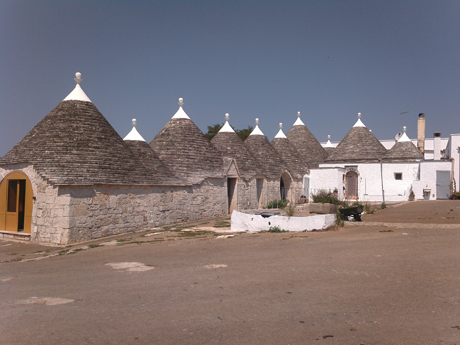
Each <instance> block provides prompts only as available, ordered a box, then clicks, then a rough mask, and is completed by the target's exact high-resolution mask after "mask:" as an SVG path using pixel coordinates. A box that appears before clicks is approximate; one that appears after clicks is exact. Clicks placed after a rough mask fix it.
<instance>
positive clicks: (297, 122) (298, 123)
mask: <svg viewBox="0 0 460 345" xmlns="http://www.w3.org/2000/svg"><path fill="white" fill-rule="evenodd" d="M293 126H305V123H303V122H302V120H301V119H300V111H298V112H297V120H296V121H295V122H294V124H293Z"/></svg>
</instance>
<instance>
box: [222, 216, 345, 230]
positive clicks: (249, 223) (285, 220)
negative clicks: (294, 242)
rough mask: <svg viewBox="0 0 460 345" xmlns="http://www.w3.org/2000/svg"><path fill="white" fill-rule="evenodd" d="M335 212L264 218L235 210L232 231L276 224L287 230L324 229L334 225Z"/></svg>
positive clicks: (265, 228) (255, 228)
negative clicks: (306, 215)
mask: <svg viewBox="0 0 460 345" xmlns="http://www.w3.org/2000/svg"><path fill="white" fill-rule="evenodd" d="M335 221H336V216H335V214H324V215H317V216H309V217H286V216H272V217H268V218H264V217H262V216H260V215H255V214H246V213H241V212H237V211H233V213H232V225H231V229H232V231H268V230H269V229H270V227H273V226H278V227H279V228H280V229H281V230H287V231H312V230H324V229H327V228H329V227H330V226H332V225H334V224H335Z"/></svg>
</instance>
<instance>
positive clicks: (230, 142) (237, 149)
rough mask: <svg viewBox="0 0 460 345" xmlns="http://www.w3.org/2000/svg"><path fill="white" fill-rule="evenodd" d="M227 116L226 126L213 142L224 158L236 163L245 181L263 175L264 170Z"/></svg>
mask: <svg viewBox="0 0 460 345" xmlns="http://www.w3.org/2000/svg"><path fill="white" fill-rule="evenodd" d="M227 115H228V114H226V116H225V118H226V122H225V124H224V126H223V127H222V128H221V130H220V131H219V132H218V133H217V134H216V135H215V136H214V138H212V140H211V142H212V143H213V144H214V146H215V147H216V148H217V149H218V150H219V151H220V152H221V153H222V155H223V156H224V157H230V158H233V159H234V160H235V161H236V164H237V166H238V171H239V173H240V175H241V177H242V178H244V179H245V180H249V179H251V178H252V177H254V176H255V175H263V173H262V168H261V167H260V166H259V164H258V163H257V161H256V159H255V158H254V157H253V156H252V154H251V153H250V152H249V150H248V148H247V147H246V145H244V143H243V141H242V140H241V139H240V137H239V136H238V134H236V132H235V131H234V130H233V128H232V127H231V126H230V124H229V123H228V116H227Z"/></svg>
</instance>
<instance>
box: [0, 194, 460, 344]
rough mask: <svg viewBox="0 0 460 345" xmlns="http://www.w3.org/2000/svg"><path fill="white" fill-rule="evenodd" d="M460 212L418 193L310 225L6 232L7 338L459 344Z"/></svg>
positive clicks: (1, 336)
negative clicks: (98, 233) (75, 240)
mask: <svg viewBox="0 0 460 345" xmlns="http://www.w3.org/2000/svg"><path fill="white" fill-rule="evenodd" d="M459 205H460V204H459ZM451 210H452V211H451ZM458 211H459V210H458V208H457V201H446V202H444V201H440V202H438V201H436V202H431V201H429V202H415V203H407V204H404V205H401V206H397V207H389V208H387V209H385V210H382V211H379V212H377V213H375V214H373V215H369V216H365V217H363V222H362V223H360V226H346V227H344V228H339V229H336V230H331V231H319V232H310V233H305V232H300V233H291V232H285V233H255V234H250V233H238V234H232V233H230V232H229V230H228V224H229V218H228V217H225V218H219V219H213V220H208V221H206V222H205V221H203V222H195V223H194V224H180V225H176V226H171V227H163V228H159V229H148V230H146V231H143V232H138V233H133V234H125V235H120V236H116V237H111V238H105V239H100V240H97V241H92V242H89V243H82V244H77V245H73V246H66V247H49V246H40V245H36V244H31V243H28V244H27V243H17V242H12V241H0V261H2V263H0V293H1V298H0V344H2V345H3V344H6V345H10V344H11V345H13V344H21V345H22V344H26V345H27V344H340V345H342V344H346V345H347V344H357V345H359V344H365V345H370V344H385V345H386V344H409V345H411V344H423V345H425V344H447V345H460V273H459V272H460V248H459V247H460V226H457V225H458ZM450 217H454V218H450ZM389 218H391V219H393V220H394V221H395V222H394V223H393V226H392V225H391V224H390V225H389V224H388V222H389ZM419 218H423V219H424V223H423V226H417V225H415V226H414V224H421V222H420V220H419ZM378 219H383V220H384V222H385V224H380V223H379V222H378ZM438 219H439V220H443V221H446V223H444V224H445V226H444V227H439V225H440V224H438V223H437V222H438ZM411 220H416V221H417V223H409V221H411ZM428 221H431V222H432V223H430V222H428ZM396 222H397V223H396ZM404 222H406V223H405V224H406V225H407V226H404ZM435 222H436V223H435ZM356 223H358V222H356ZM350 224H351V223H350ZM376 224H377V225H376ZM401 224H403V225H401ZM396 225H398V226H396ZM441 225H442V224H441ZM211 228H213V229H220V230H221V232H220V233H215V232H214V231H211V230H210V229H211Z"/></svg>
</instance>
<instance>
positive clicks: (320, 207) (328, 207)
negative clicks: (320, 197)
mask: <svg viewBox="0 0 460 345" xmlns="http://www.w3.org/2000/svg"><path fill="white" fill-rule="evenodd" d="M337 209H338V206H337V205H334V204H320V203H312V204H310V212H311V213H318V214H328V213H329V214H335V213H337Z"/></svg>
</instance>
